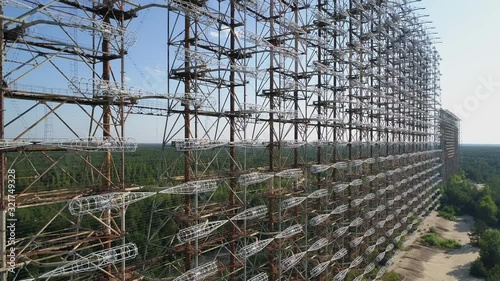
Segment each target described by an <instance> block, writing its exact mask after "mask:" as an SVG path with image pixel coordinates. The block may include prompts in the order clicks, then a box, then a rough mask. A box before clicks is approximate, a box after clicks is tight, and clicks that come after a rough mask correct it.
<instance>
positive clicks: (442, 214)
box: [438, 211, 457, 221]
mask: <svg viewBox="0 0 500 281" xmlns="http://www.w3.org/2000/svg"><path fill="white" fill-rule="evenodd" d="M438 216H440V217H442V218H443V219H446V220H449V221H456V220H457V218H456V217H455V216H454V215H453V214H450V213H447V212H445V211H439V212H438Z"/></svg>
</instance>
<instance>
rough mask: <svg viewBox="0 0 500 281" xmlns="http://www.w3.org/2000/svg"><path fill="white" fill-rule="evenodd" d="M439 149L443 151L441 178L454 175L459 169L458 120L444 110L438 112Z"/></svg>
mask: <svg viewBox="0 0 500 281" xmlns="http://www.w3.org/2000/svg"><path fill="white" fill-rule="evenodd" d="M439 126H440V130H441V132H440V133H441V134H440V136H441V147H442V149H443V155H442V157H443V159H444V163H445V165H444V167H443V178H444V179H445V181H446V179H448V178H449V177H450V176H452V175H454V174H456V173H457V172H458V169H459V167H460V118H458V117H457V116H456V115H455V114H453V113H452V112H450V111H449V110H446V109H441V110H440V123H439Z"/></svg>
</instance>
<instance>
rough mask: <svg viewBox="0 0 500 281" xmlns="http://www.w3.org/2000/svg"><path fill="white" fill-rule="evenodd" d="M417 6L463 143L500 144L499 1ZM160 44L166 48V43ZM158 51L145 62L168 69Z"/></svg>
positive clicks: (437, 0)
mask: <svg viewBox="0 0 500 281" xmlns="http://www.w3.org/2000/svg"><path fill="white" fill-rule="evenodd" d="M416 6H419V7H424V8H425V10H423V11H419V13H421V14H425V15H429V17H427V19H428V20H429V21H432V22H433V23H432V24H431V25H430V26H435V31H436V32H437V33H438V36H439V37H440V38H441V40H440V41H441V42H442V43H440V44H437V48H438V50H439V52H440V54H441V57H442V59H443V60H442V62H441V72H442V81H441V86H442V97H441V98H442V104H443V107H444V108H447V109H449V110H451V111H452V112H454V113H455V114H456V115H458V116H459V117H460V118H461V119H462V122H461V130H462V134H461V135H462V143H481V144H500V126H499V124H498V123H500V16H498V11H500V1H498V0H476V1H465V0H423V1H421V2H420V3H417V4H416ZM151 18H155V21H156V20H158V21H157V23H158V22H161V23H162V24H163V26H160V25H159V24H158V25H157V28H155V29H156V31H158V30H160V29H165V24H164V21H162V19H161V12H155V13H151V14H149V15H148V18H147V19H146V21H145V22H148V21H149V20H151ZM145 28H147V27H146V26H143V27H142V28H141V31H144V30H145ZM148 38H149V39H148ZM158 39H160V38H150V37H149V36H147V34H144V33H143V34H141V35H140V40H142V41H139V43H138V44H139V46H134V47H135V48H134V50H136V51H137V50H138V49H139V50H140V49H141V48H137V47H140V46H142V45H144V46H148V47H147V48H151V45H152V44H154V42H155V41H156V40H158ZM149 40H154V41H149ZM156 48H158V50H159V47H156ZM156 48H155V49H156ZM161 48H162V49H163V50H165V46H161ZM148 53H152V52H148ZM156 54H157V55H155V56H154V57H153V56H147V57H145V58H144V60H143V61H142V63H141V64H143V66H144V67H146V68H147V69H158V70H160V69H165V68H164V67H165V65H164V55H163V54H161V53H156ZM131 55H134V53H132V54H131ZM129 66H130V65H129ZM157 74H158V75H160V76H161V73H157ZM154 86H156V85H154ZM146 118H148V117H146ZM136 119H137V118H133V119H131V120H129V121H131V122H130V123H129V125H131V124H134V123H136V122H137V124H140V123H142V122H140V120H136ZM153 124H155V129H152V130H151V132H150V134H149V136H148V138H151V141H153V140H154V141H159V140H160V139H161V133H162V132H161V130H162V129H163V128H161V127H162V121H159V120H155V121H153ZM134 127H135V126H130V127H129V128H130V129H129V135H140V134H135V133H136V132H135V130H138V129H134ZM137 133H138V131H137Z"/></svg>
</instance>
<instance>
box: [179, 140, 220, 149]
mask: <svg viewBox="0 0 500 281" xmlns="http://www.w3.org/2000/svg"><path fill="white" fill-rule="evenodd" d="M172 143H173V144H174V147H175V148H176V149H177V151H196V150H208V149H212V148H217V147H220V146H224V145H226V144H228V142H227V141H223V140H212V139H178V140H174V141H172Z"/></svg>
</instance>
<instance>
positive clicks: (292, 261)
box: [280, 252, 307, 272]
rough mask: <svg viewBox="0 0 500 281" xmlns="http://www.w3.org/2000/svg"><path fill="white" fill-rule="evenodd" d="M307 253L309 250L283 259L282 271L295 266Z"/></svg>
mask: <svg viewBox="0 0 500 281" xmlns="http://www.w3.org/2000/svg"><path fill="white" fill-rule="evenodd" d="M306 253H307V252H302V253H298V254H295V255H292V256H290V257H288V258H286V259H284V260H282V261H281V263H280V269H281V271H282V272H285V271H288V270H289V269H291V268H292V267H294V266H295V265H296V264H297V263H299V262H300V260H301V259H302V258H303V257H304V256H305V255H306Z"/></svg>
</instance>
